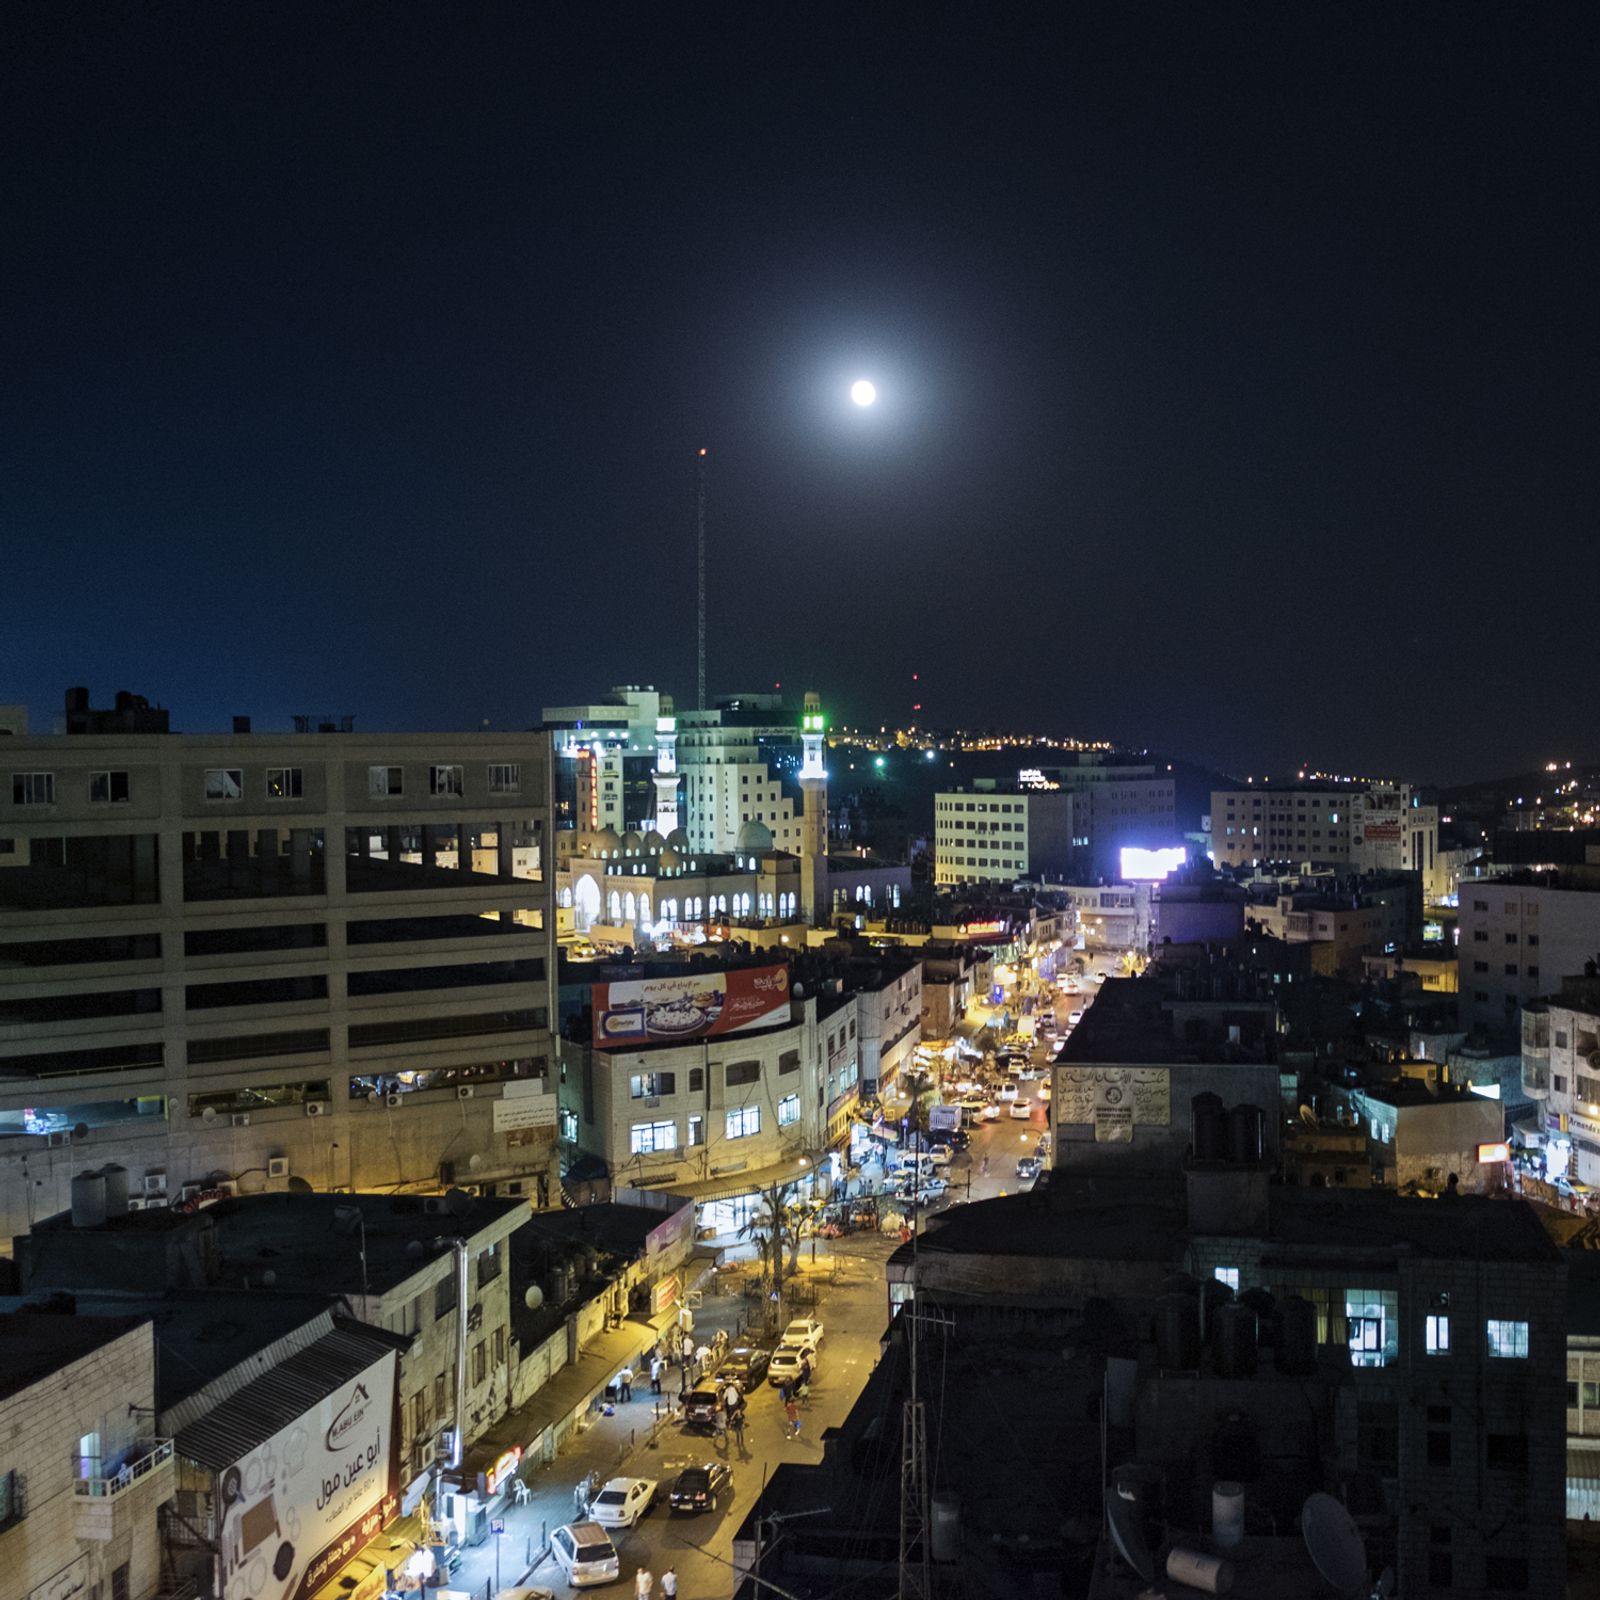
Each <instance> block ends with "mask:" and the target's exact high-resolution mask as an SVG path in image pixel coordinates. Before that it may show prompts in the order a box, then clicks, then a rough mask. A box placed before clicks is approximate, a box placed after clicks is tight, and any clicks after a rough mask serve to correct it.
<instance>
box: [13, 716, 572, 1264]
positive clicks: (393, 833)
mask: <svg viewBox="0 0 1600 1600" xmlns="http://www.w3.org/2000/svg"><path fill="white" fill-rule="evenodd" d="M241 720H242V719H241ZM4 754H5V758H6V766H5V773H4V779H3V786H0V1219H3V1221H4V1225H5V1229H6V1232H7V1233H16V1232H21V1231H24V1230H25V1229H26V1227H27V1225H28V1222H29V1220H30V1219H31V1218H33V1217H37V1216H40V1215H44V1214H48V1213H50V1212H52V1211H57V1210H60V1209H62V1208H64V1207H65V1206H66V1205H67V1202H68V1184H69V1181H70V1179H71V1177H72V1175H73V1174H74V1173H75V1172H78V1171H80V1170H82V1169H83V1168H84V1167H85V1166H88V1165H91V1164H93V1165H97V1166H98V1165H103V1164H105V1163H107V1162H116V1163H118V1164H120V1165H121V1166H123V1167H125V1168H127V1169H128V1171H129V1173H130V1174H131V1182H132V1185H133V1190H134V1195H135V1199H136V1200H137V1201H138V1202H139V1203H141V1204H162V1203H166V1202H167V1201H169V1200H170V1201H176V1200H177V1199H179V1198H180V1197H181V1196H182V1195H183V1193H184V1192H185V1190H186V1189H189V1188H196V1189H198V1188H209V1189H218V1188H221V1189H223V1190H228V1189H233V1190H237V1191H239V1192H248V1191H252V1190H257V1189H282V1188H284V1187H285V1186H286V1185H287V1184H288V1182H289V1180H290V1178H291V1177H303V1178H305V1179H307V1180H308V1181H310V1182H311V1183H312V1184H314V1185H315V1186H316V1187H317V1188H319V1189H328V1188H334V1187H350V1188H377V1187H380V1186H381V1187H384V1188H400V1189H406V1188H411V1189H438V1188H440V1187H444V1186H448V1185H449V1184H450V1183H452V1182H455V1181H456V1179H457V1176H458V1174H457V1172H456V1167H457V1165H458V1164H459V1163H460V1162H462V1161H463V1160H464V1158H465V1155H466V1153H468V1152H470V1153H472V1154H473V1155H474V1156H475V1158H476V1162H477V1164H476V1166H475V1168H474V1173H475V1175H476V1176H477V1177H479V1178H480V1179H481V1180H483V1181H490V1180H494V1181H502V1182H506V1183H521V1184H523V1185H524V1187H525V1190H526V1192H527V1193H529V1194H530V1195H535V1194H536V1193H537V1184H538V1180H539V1179H540V1178H541V1177H542V1178H544V1179H545V1181H546V1187H547V1188H548V1189H551V1190H553V1187H554V1166H553V1159H554V1114H555V1108H554V1101H553V1098H549V1099H546V1098H544V1097H543V1096H542V1095H541V1093H540V1091H541V1090H542V1089H543V1088H544V1087H545V1080H546V1077H547V1073H548V1061H549V1056H550V1035H549V1011H550V1001H549V992H548V983H547V976H546V974H547V972H548V970H549V964H550V961H551V958H552V954H553V948H554V946H553V941H554V915H553V905H552V900H553V893H552V891H553V877H554V875H553V873H552V872H551V870H550V866H549V861H548V857H547V853H546V852H547V845H548V837H549V771H550V767H549V761H548V757H547V742H546V740H545V737H544V736H543V735H540V734H510V733H507V734H498V733H497V734H467V735H461V734H397V735H382V736H379V735H371V734H355V733H335V734H327V733H311V734H252V733H248V732H236V733H232V734H215V735H210V734H167V733H90V734H82V735H70V734H69V735H65V736H49V737H40V736H26V737H20V736H13V737H11V738H9V739H7V740H6V741H5V744H4ZM462 1176H464V1172H463V1174H462Z"/></svg>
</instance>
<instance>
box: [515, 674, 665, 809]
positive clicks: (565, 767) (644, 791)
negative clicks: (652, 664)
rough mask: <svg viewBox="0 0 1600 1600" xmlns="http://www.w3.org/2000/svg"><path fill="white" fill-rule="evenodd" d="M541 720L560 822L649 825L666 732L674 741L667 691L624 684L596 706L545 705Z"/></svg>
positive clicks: (654, 801)
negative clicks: (547, 741) (547, 738)
mask: <svg viewBox="0 0 1600 1600" xmlns="http://www.w3.org/2000/svg"><path fill="white" fill-rule="evenodd" d="M543 719H544V720H543V726H544V728H545V729H546V731H548V733H549V734H550V746H551V754H552V756H553V758H554V773H553V777H552V805H553V808H554V811H555V815H556V822H557V825H558V826H561V827H575V828H588V829H591V830H592V829H598V828H615V829H616V830H617V832H618V833H626V832H627V831H628V830H629V829H630V828H635V829H643V828H646V827H648V826H650V824H651V823H652V821H653V820H654V817H655V813H656V786H655V783H654V776H655V773H656V770H657V762H658V758H659V755H660V749H661V747H660V744H659V737H660V734H661V733H662V732H663V731H665V732H666V733H667V734H668V746H669V747H670V743H671V738H670V735H671V733H672V728H673V722H672V697H671V696H670V695H664V694H661V693H660V692H659V691H658V690H656V689H655V687H654V686H653V685H651V684H643V685H639V684H622V685H619V686H618V687H617V688H615V689H613V690H612V691H611V693H610V694H609V695H608V696H607V697H606V698H605V699H604V700H602V701H600V702H598V703H596V704H593V705H579V706H546V707H545V709H544V712H543ZM672 826H674V827H675V826H676V824H675V823H674V824H673V825H672ZM663 831H664V832H667V833H670V832H671V831H672V829H671V827H669V828H666V829H664V830H663Z"/></svg>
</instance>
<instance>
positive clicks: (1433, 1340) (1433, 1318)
mask: <svg viewBox="0 0 1600 1600" xmlns="http://www.w3.org/2000/svg"><path fill="white" fill-rule="evenodd" d="M1422 1347H1423V1349H1425V1350H1426V1351H1427V1352H1428V1354H1429V1355H1430V1356H1447V1355H1449V1354H1450V1318H1449V1316H1448V1315H1445V1314H1442V1313H1430V1314H1429V1316H1428V1321H1427V1327H1426V1331H1425V1332H1424V1334H1423V1346H1422Z"/></svg>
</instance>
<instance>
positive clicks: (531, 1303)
mask: <svg viewBox="0 0 1600 1600" xmlns="http://www.w3.org/2000/svg"><path fill="white" fill-rule="evenodd" d="M522 1303H523V1305H525V1306H526V1307H527V1308H528V1309H529V1310H530V1311H537V1310H538V1309H539V1307H540V1306H542V1305H543V1304H544V1290H543V1289H541V1288H540V1287H539V1285H538V1284H536V1283H530V1284H529V1285H528V1289H527V1293H526V1294H524V1295H523V1297H522Z"/></svg>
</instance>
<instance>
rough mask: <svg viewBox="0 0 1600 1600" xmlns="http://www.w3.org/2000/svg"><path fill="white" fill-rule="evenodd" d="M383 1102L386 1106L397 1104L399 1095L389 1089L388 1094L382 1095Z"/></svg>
mask: <svg viewBox="0 0 1600 1600" xmlns="http://www.w3.org/2000/svg"><path fill="white" fill-rule="evenodd" d="M383 1103H384V1104H385V1105H386V1106H397V1105H399V1104H400V1096H399V1095H398V1094H397V1093H395V1092H394V1091H393V1090H391V1091H390V1092H389V1093H388V1094H386V1095H385V1096H384V1097H383Z"/></svg>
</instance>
